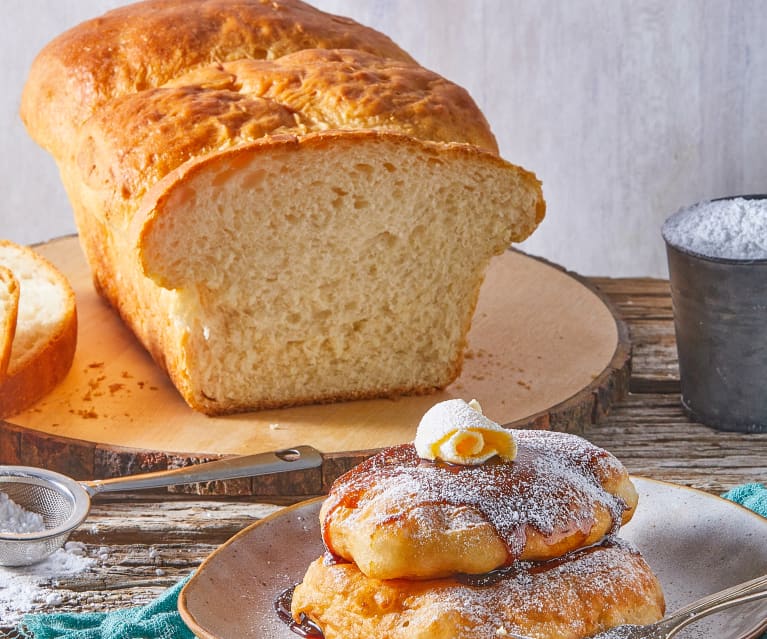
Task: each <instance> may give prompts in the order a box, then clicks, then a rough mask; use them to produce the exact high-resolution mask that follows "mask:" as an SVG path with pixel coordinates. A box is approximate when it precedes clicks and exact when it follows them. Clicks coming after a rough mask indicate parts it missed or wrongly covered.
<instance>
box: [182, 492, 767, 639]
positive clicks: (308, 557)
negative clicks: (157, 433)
mask: <svg viewBox="0 0 767 639" xmlns="http://www.w3.org/2000/svg"><path fill="white" fill-rule="evenodd" d="M634 481H635V484H636V486H637V489H638V490H639V494H640V501H639V504H640V505H639V508H638V509H637V513H636V515H635V516H634V519H633V520H632V521H631V523H629V524H628V525H627V526H626V527H625V528H624V529H623V530H622V531H621V536H622V537H625V538H627V539H630V540H632V541H633V542H634V543H635V544H636V545H637V546H639V548H640V550H641V551H642V554H643V555H644V557H645V558H646V559H647V561H648V563H649V564H650V566H652V568H653V569H654V570H655V573H656V574H657V575H658V578H659V579H660V581H661V583H662V584H663V590H664V592H665V594H666V601H667V607H668V610H669V611H672V610H675V609H676V608H678V607H680V606H681V605H683V604H685V603H688V602H690V601H691V600H693V599H696V598H698V597H701V596H703V595H706V594H709V593H711V592H714V591H717V590H721V589H723V588H726V587H728V586H732V585H734V584H736V583H739V582H741V581H746V580H747V579H752V578H754V577H757V576H759V575H762V574H765V573H767V543H765V540H767V519H765V518H763V517H760V516H759V515H756V514H754V513H752V512H751V511H749V510H746V509H745V508H742V507H740V506H738V505H736V504H733V503H732V502H729V501H727V500H725V499H721V498H719V497H715V496H713V495H710V494H708V493H704V492H700V491H697V490H693V489H690V488H684V487H681V486H676V485H673V484H668V483H663V482H658V481H653V480H649V479H642V478H634ZM320 504H321V499H315V500H312V501H308V502H303V503H301V504H297V505H296V506H293V507H291V508H287V509H284V510H282V511H280V512H278V513H276V514H275V515H272V516H271V517H268V518H266V519H263V520H261V521H259V522H257V523H256V524H254V525H252V526H250V527H249V528H246V529H245V530H243V531H242V532H240V533H239V534H238V535H236V536H235V537H233V538H232V539H230V540H229V541H228V542H227V543H226V544H224V545H223V546H221V548H219V549H218V550H217V551H216V552H214V553H213V554H212V555H211V556H210V557H208V559H207V560H206V561H205V562H204V563H203V564H202V566H200V568H199V569H198V570H197V571H196V572H195V574H194V576H193V577H192V579H191V580H190V581H189V582H188V583H187V585H186V586H185V588H184V590H183V591H182V593H181V596H180V598H179V609H180V611H181V614H182V616H183V617H184V620H185V621H186V623H187V624H188V625H189V627H190V628H191V630H192V631H193V632H194V633H195V634H196V635H197V636H198V637H200V638H202V639H246V638H248V637H253V638H254V639H255V638H256V637H258V638H259V639H296V637H297V635H295V634H294V633H293V632H291V631H290V630H289V629H288V628H287V626H285V625H284V624H283V623H282V622H281V621H280V620H279V619H278V618H277V616H276V614H275V612H274V608H273V606H274V601H275V599H276V597H277V595H278V593H280V592H281V591H282V590H284V589H285V588H287V587H289V586H291V585H293V584H294V583H297V582H299V581H301V578H302V577H303V574H304V571H305V570H306V567H307V566H308V565H309V563H310V562H312V561H313V560H314V559H316V558H317V557H318V556H319V555H320V554H321V553H322V551H323V548H322V542H321V539H320V531H319V521H318V513H319V509H320ZM765 629H767V600H763V601H760V602H752V603H750V604H744V605H743V606H740V607H735V608H732V609H730V610H728V611H724V612H721V613H719V614H717V615H713V616H711V617H708V618H705V619H702V620H700V621H699V622H697V623H696V624H694V625H692V626H689V627H688V628H687V629H685V630H683V631H682V632H681V633H679V634H678V635H677V637H679V638H680V639H681V638H683V637H688V638H693V637H694V638H696V639H697V638H700V639H703V638H707V639H713V638H716V639H752V638H754V637H757V636H758V635H759V632H760V631H762V630H765Z"/></svg>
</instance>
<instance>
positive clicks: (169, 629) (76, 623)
mask: <svg viewBox="0 0 767 639" xmlns="http://www.w3.org/2000/svg"><path fill="white" fill-rule="evenodd" d="M722 496H723V497H725V498H726V499H729V500H730V501H734V502H736V503H739V504H741V505H743V506H745V507H746V508H750V509H751V510H753V511H755V512H757V513H759V514H760V515H763V516H765V517H767V488H765V487H764V486H763V485H762V484H743V485H741V486H737V487H735V488H733V489H732V490H730V491H728V492H726V493H725V494H724V495H722ZM188 580H189V577H187V578H186V579H184V580H182V581H181V582H179V583H177V584H176V585H175V586H173V587H172V588H169V589H168V590H166V591H165V592H164V593H163V594H162V595H160V597H158V598H157V599H155V600H154V601H153V602H152V603H150V604H148V605H146V606H139V607H135V608H127V609H124V610H116V611H114V612H92V613H84V614H73V613H63V614H57V613H51V614H36V615H26V616H25V617H24V619H23V620H22V625H21V628H20V630H19V636H20V637H22V638H27V639H194V635H193V634H192V632H191V631H190V630H189V628H187V627H186V625H185V624H184V622H183V621H182V619H181V615H180V614H179V613H178V608H177V604H178V594H179V592H181V589H182V588H183V587H184V584H185V583H186V582H187V581H188ZM762 639H767V634H765V635H764V636H763V637H762Z"/></svg>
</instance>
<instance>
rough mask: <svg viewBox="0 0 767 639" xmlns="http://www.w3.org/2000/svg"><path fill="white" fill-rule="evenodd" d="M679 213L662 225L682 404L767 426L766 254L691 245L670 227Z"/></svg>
mask: <svg viewBox="0 0 767 639" xmlns="http://www.w3.org/2000/svg"><path fill="white" fill-rule="evenodd" d="M742 198H743V199H744V200H765V199H767V195H750V196H742ZM735 199H736V198H723V199H722V200H716V201H714V202H712V203H711V204H714V203H715V202H727V201H728V200H735ZM765 204H766V205H767V202H765ZM696 206H697V207H701V206H702V207H705V206H707V204H706V203H701V204H699V205H696ZM684 213H685V210H683V211H679V212H677V213H676V214H674V215H672V216H671V217H669V219H668V220H667V221H666V223H665V224H664V226H663V238H664V240H665V242H666V254H667V257H668V267H669V279H670V283H671V298H672V302H673V306H674V328H675V331H676V342H677V352H678V356H679V375H680V381H681V395H682V397H681V399H682V405H683V407H684V409H685V411H686V412H687V413H688V414H689V415H690V416H691V417H692V418H693V419H695V420H696V421H699V422H701V423H703V424H706V425H708V426H712V427H714V428H717V429H719V430H728V431H739V432H746V433H764V432H767V258H765V259H762V258H761V257H759V258H754V257H746V258H744V259H740V258H736V257H732V256H728V257H721V256H714V255H711V254H701V253H700V252H696V251H695V250H693V249H691V248H690V246H689V245H684V244H685V242H683V241H680V238H679V236H678V235H675V234H674V233H673V232H672V231H671V223H672V222H674V220H675V216H678V215H680V214H684ZM696 248H699V247H696Z"/></svg>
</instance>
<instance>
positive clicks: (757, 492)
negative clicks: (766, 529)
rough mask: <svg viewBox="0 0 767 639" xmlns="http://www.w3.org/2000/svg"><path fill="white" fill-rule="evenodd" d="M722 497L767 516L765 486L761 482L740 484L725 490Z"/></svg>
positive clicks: (766, 492)
mask: <svg viewBox="0 0 767 639" xmlns="http://www.w3.org/2000/svg"><path fill="white" fill-rule="evenodd" d="M722 497H724V498H725V499H729V500H730V501H734V502H736V503H738V504H740V505H741V506H745V507H746V508H749V509H751V510H753V511H754V512H755V513H759V514H760V515H761V516H762V517H767V488H765V486H763V485H762V484H742V485H741V486H736V487H735V488H733V489H732V490H729V491H727V492H726V493H724V495H722Z"/></svg>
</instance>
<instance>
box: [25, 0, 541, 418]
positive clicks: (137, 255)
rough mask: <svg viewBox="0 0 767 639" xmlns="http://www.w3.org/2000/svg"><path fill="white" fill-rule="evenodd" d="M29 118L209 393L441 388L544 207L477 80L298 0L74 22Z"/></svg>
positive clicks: (160, 358)
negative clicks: (510, 255) (447, 75)
mask: <svg viewBox="0 0 767 639" xmlns="http://www.w3.org/2000/svg"><path fill="white" fill-rule="evenodd" d="M21 114H22V118H23V120H24V122H25V124H26V126H27V128H28V130H29V132H30V134H31V135H32V137H33V138H34V139H35V140H36V141H37V142H38V143H39V144H40V145H41V146H43V147H44V148H45V149H47V150H48V151H50V152H51V154H52V155H53V156H54V158H55V160H56V162H57V163H58V166H59V169H60V172H61V176H62V180H63V182H64V185H65V187H66V190H67V192H68V195H69V198H70V201H71V203H72V207H73V209H74V213H75V219H76V222H77V226H78V229H79V233H80V240H81V244H82V246H83V248H84V251H85V254H86V257H87V259H88V262H89V264H90V267H91V270H92V272H93V277H94V282H95V284H96V287H97V288H98V290H99V291H100V293H101V294H102V295H103V296H104V297H105V298H106V299H107V300H108V301H109V302H110V303H111V304H112V305H113V306H114V307H115V308H116V309H117V311H118V312H119V313H120V315H121V316H122V318H123V319H124V320H125V322H126V323H127V324H128V325H129V326H130V327H131V329H132V330H133V331H134V332H135V334H136V335H137V336H138V337H139V339H140V340H141V341H142V342H143V344H144V345H145V347H146V348H147V349H148V350H149V352H150V353H151V354H152V356H153V357H154V358H155V360H156V361H157V362H158V363H159V364H160V365H161V366H163V367H164V368H165V369H166V370H167V372H168V374H169V375H170V377H171V379H172V380H173V382H174V384H175V385H176V387H177V388H178V390H179V391H180V393H181V394H182V396H183V397H184V399H185V400H186V401H187V402H188V404H189V405H190V406H192V407H193V408H195V409H197V410H200V411H203V412H205V413H208V414H225V413H231V412H236V411H246V410H255V409H263V408H272V407H281V406H288V405H296V404H305V403H312V402H328V401H338V400H346V399H357V398H371V397H382V396H393V395H397V394H403V393H427V392H431V391H433V390H435V389H438V388H442V387H444V386H446V385H447V384H449V383H450V382H451V381H453V380H454V379H455V378H456V377H457V376H458V374H459V372H460V369H461V365H462V361H463V351H464V349H465V347H466V336H467V333H468V330H469V327H470V324H471V320H472V315H473V312H474V308H475V305H476V302H477V298H478V294H479V289H480V285H481V283H482V280H483V278H484V274H485V271H486V269H487V266H488V264H489V261H490V259H491V257H493V256H494V255H497V254H500V253H502V252H503V251H504V250H506V249H507V248H508V246H509V245H510V243H511V242H516V241H521V240H523V239H525V238H526V237H527V236H528V235H529V234H530V233H531V232H532V231H533V230H534V229H535V228H536V226H537V225H538V223H539V222H540V221H541V219H542V218H543V215H544V209H545V205H544V201H543V197H542V194H541V187H540V183H539V181H538V180H537V179H536V177H535V176H534V175H533V174H532V173H530V172H528V171H525V170H524V169H522V168H520V167H517V166H515V165H512V164H510V163H508V162H506V161H505V160H503V159H501V158H500V157H499V155H498V148H497V144H496V140H495V138H494V136H493V134H492V132H491V130H490V128H489V126H488V124H487V121H486V120H485V118H484V117H483V115H482V113H481V112H480V110H479V108H478V107H477V106H476V104H475V103H474V101H473V100H472V98H471V97H470V96H469V94H468V93H467V92H466V91H465V90H464V89H462V88H460V87H459V86H457V85H455V84H453V83H451V82H449V81H448V80H446V79H444V78H442V77H440V76H439V75H437V74H435V73H433V72H431V71H429V70H427V69H425V68H423V67H421V66H420V65H418V64H417V63H416V62H415V61H414V60H413V59H412V58H411V56H409V55H408V54H407V53H405V52H404V51H402V50H401V49H400V48H399V47H398V46H397V45H395V44H394V43H393V42H392V41H391V40H390V39H389V38H388V37H386V36H384V35H383V34H381V33H378V32H376V31H374V30H372V29H369V28H367V27H364V26H362V25H360V24H357V23H355V22H353V21H351V20H349V19H346V18H340V17H337V16H333V15H329V14H326V13H322V12H320V11H318V10H316V9H314V8H312V7H310V6H308V5H306V4H304V3H302V2H299V1H298V0H276V1H272V0H269V1H266V0H148V1H147V2H140V3H137V4H134V5H129V6H126V7H123V8H121V9H118V10H115V11H112V12H109V13H107V14H105V15H104V16H102V17H101V18H98V19H96V20H92V21H89V22H86V23H83V24H81V25H79V26H77V27H75V28H73V29H72V30H70V31H68V32H66V33H64V34H62V35H61V36H59V37H58V38H57V39H55V40H54V41H52V42H51V43H50V44H49V45H47V46H46V47H45V48H44V49H43V50H42V52H41V53H40V54H39V55H38V57H37V59H36V60H35V62H34V63H33V66H32V68H31V71H30V74H29V78H28V81H27V84H26V86H25V89H24V93H23V96H22V107H21Z"/></svg>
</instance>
